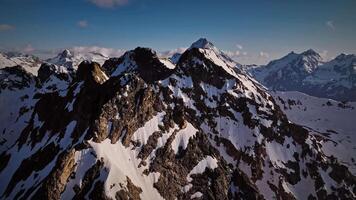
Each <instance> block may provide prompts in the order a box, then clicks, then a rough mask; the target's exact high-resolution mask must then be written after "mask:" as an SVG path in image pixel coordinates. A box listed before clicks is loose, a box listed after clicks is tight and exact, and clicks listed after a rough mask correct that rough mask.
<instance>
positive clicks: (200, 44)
mask: <svg viewBox="0 0 356 200" xmlns="http://www.w3.org/2000/svg"><path fill="white" fill-rule="evenodd" d="M190 48H198V49H214V48H215V49H216V47H215V46H214V45H213V43H211V42H210V41H208V40H207V39H206V38H200V39H199V40H197V41H195V42H194V43H193V44H192V45H191V46H190Z"/></svg>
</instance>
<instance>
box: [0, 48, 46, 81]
mask: <svg viewBox="0 0 356 200" xmlns="http://www.w3.org/2000/svg"><path fill="white" fill-rule="evenodd" d="M41 63H42V61H41V59H39V58H37V57H36V56H32V55H27V54H22V53H17V52H0V69H1V68H4V67H12V66H16V65H19V66H22V67H23V68H25V69H26V70H27V71H28V72H30V73H31V74H33V75H35V76H36V75H37V70H38V69H39V67H40V65H41Z"/></svg>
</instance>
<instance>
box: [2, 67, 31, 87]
mask: <svg viewBox="0 0 356 200" xmlns="http://www.w3.org/2000/svg"><path fill="white" fill-rule="evenodd" d="M33 83H36V78H35V76H33V75H32V74H30V73H28V72H27V71H26V70H25V69H24V68H23V67H21V66H19V65H17V66H14V67H5V68H3V69H0V92H1V90H4V89H9V90H15V89H24V88H26V87H29V86H30V85H31V84H33Z"/></svg>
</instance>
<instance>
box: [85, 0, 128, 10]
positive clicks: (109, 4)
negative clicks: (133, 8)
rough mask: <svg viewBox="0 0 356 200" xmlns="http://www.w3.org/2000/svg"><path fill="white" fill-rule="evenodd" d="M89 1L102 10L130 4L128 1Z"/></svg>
mask: <svg viewBox="0 0 356 200" xmlns="http://www.w3.org/2000/svg"><path fill="white" fill-rule="evenodd" d="M89 1H90V2H91V3H93V4H95V5H96V6H98V7H101V8H114V7H117V6H123V5H126V4H127V3H128V2H129V1H128V0H89Z"/></svg>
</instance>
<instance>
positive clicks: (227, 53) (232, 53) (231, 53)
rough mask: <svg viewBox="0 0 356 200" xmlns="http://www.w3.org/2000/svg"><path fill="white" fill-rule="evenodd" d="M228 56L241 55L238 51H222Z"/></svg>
mask: <svg viewBox="0 0 356 200" xmlns="http://www.w3.org/2000/svg"><path fill="white" fill-rule="evenodd" d="M223 52H224V53H225V54H226V55H227V56H229V57H231V58H232V57H239V56H240V55H241V53H240V51H223Z"/></svg>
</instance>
